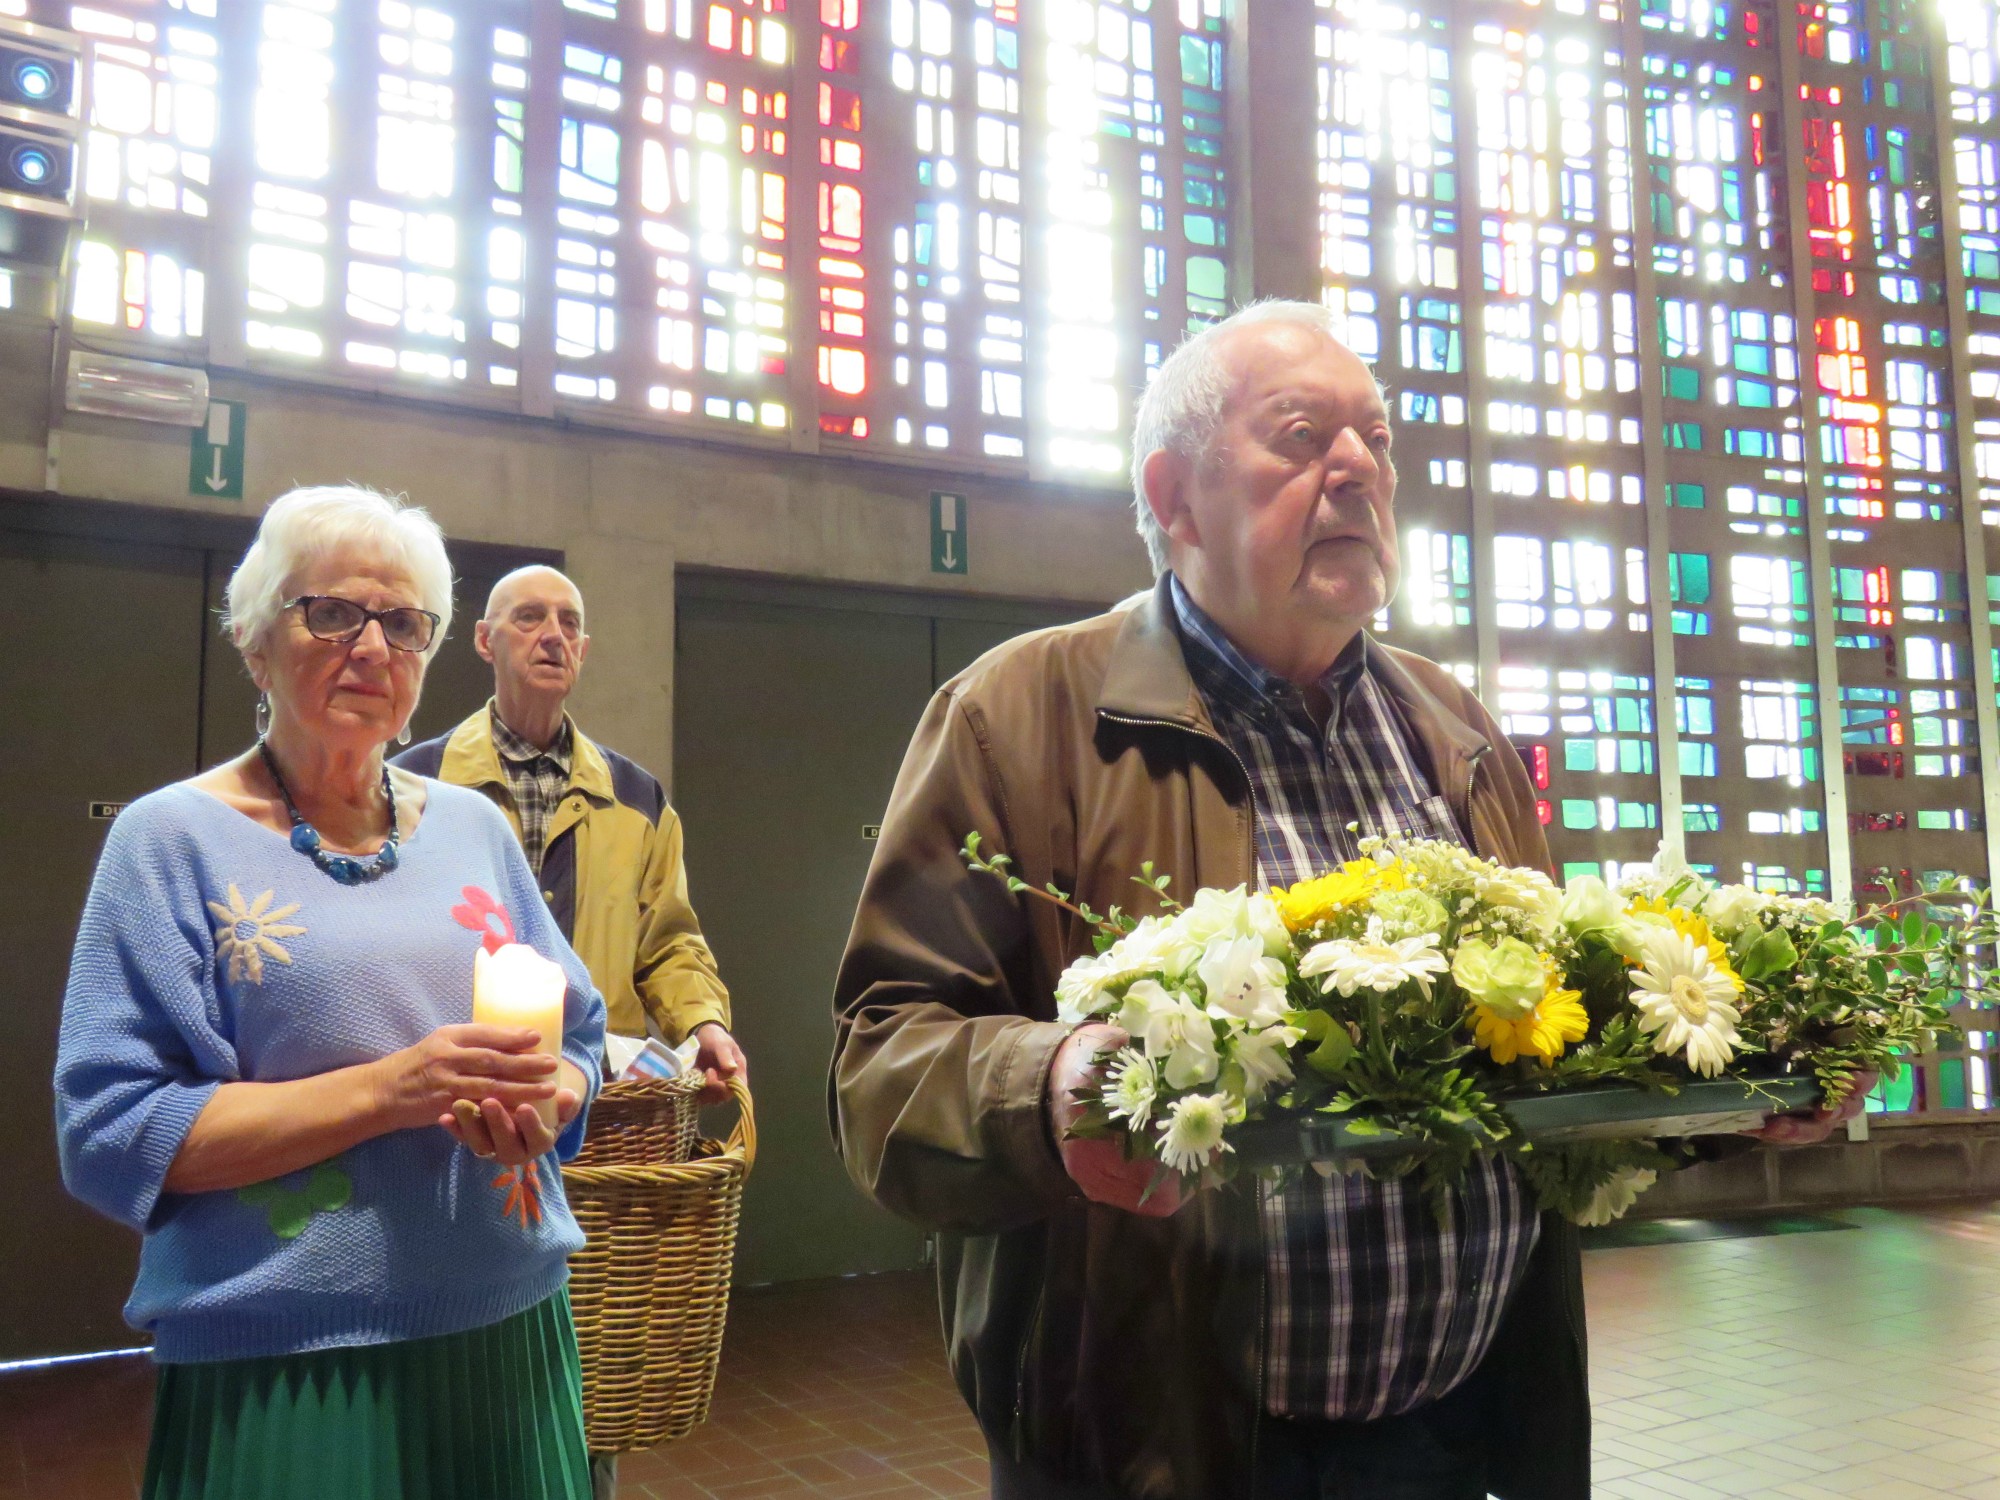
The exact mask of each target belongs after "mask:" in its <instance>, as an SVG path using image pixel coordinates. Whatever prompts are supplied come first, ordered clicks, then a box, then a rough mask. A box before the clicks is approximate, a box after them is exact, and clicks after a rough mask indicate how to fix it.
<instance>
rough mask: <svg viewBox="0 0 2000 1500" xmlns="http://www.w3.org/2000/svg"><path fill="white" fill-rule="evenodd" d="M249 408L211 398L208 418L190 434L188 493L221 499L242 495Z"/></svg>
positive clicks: (239, 402) (237, 498) (239, 403)
mask: <svg viewBox="0 0 2000 1500" xmlns="http://www.w3.org/2000/svg"><path fill="white" fill-rule="evenodd" d="M248 414H249V408H248V407H246V406H245V405H244V404H243V403H242V402H241V401H211V402H209V403H208V420H207V421H205V422H203V423H202V424H201V426H199V427H197V428H195V430H194V431H193V432H191V433H189V434H188V493H189V494H190V495H211V496H213V497H214V498H216V499H218V500H241V499H242V498H243V447H244V439H245V438H246V437H247V436H248V433H247V431H246V429H247V428H248V426H249V422H248Z"/></svg>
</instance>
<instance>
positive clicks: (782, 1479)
mask: <svg viewBox="0 0 2000 1500" xmlns="http://www.w3.org/2000/svg"><path fill="white" fill-rule="evenodd" d="M1839 1217H1840V1218H1841V1219H1843V1220H1844V1221H1845V1222H1847V1223H1849V1224H1852V1225H1854V1226H1855V1227H1854V1228H1853V1229H1852V1230H1849V1231H1843V1232H1838V1233H1831V1232H1829V1233H1816V1234H1784V1235H1770V1236H1764V1237H1751V1238H1719V1239H1707V1240H1700V1241H1696V1242H1692V1243H1676V1244H1661V1245H1653V1246H1647V1247H1644V1248H1626V1249H1603V1250H1594V1251H1592V1252H1591V1253H1589V1254H1588V1255H1586V1256H1585V1258H1584V1271H1585V1278H1586V1281H1587V1283H1588V1287H1589V1298H1590V1335H1591V1381H1592V1389H1593V1393H1594V1396H1595V1399H1596V1403H1597V1406H1596V1410H1597V1463H1596V1474H1597V1486H1596V1493H1597V1495H1599V1496H1601V1497H1607V1500H1661V1497H1670V1500H1708V1497H1715V1496H1740V1497H1774V1500H1776V1497H1782V1500H1819V1497H1829V1496H1850V1495H1851V1496H1865V1497H1868V1500H1904V1497H1914V1496H1957V1497H1962V1500H2000V1205H1986V1206H1980V1207H1971V1208H1962V1209H1940V1210H1933V1211H1928V1212H1922V1213H1913V1212H1890V1211H1887V1210H1879V1209H1860V1210H1853V1211H1850V1212H1847V1213H1844V1214H1842V1215H1840V1216H1839ZM150 1391H151V1379H150V1375H149V1373H148V1370H147V1367H146V1365H145V1363H144V1362H143V1361H140V1360H118V1361H108V1362H105V1363H102V1364H93V1365H83V1366H73V1367H68V1368H64V1369H58V1370H51V1371H46V1372H41V1373H37V1374H34V1375H31V1376H9V1377H0V1500H17V1497H25V1496H30V1495H32V1496H34V1497H36V1500H128V1497H130V1496H131V1495H132V1494H133V1491H134V1486H135V1475H136V1472H137V1469H138V1467H139V1465H140V1463H141V1462H142V1461H143V1456H144V1450H145V1431H146V1406H147V1402H148V1400H149V1397H150ZM984 1476H985V1460H984V1447H983V1445H982V1444H981V1442H980V1439H979V1435H978V1433H977V1432H976V1431H975V1430H974V1429H973V1427H972V1425H971V1423H970V1421H969V1420H968V1419H967V1418H966V1416H965V1413H964V1409H963V1407H962V1406H961V1405H960V1404H959V1400H958V1397H957V1395H956V1393H955V1392H954V1391H953V1390H952V1389H951V1386H950V1383H949V1381H948V1380H947V1379H946V1377H945V1375H944V1371H943V1366H942V1359H941V1357H940V1352H939V1345H938V1339H937V1333H936V1312H935V1302H934V1298H933V1294H932V1291H931V1287H930V1284H929V1282H928V1280H927V1279H926V1278H924V1277H919V1276H887V1277H878V1278H874V1279H872V1280H865V1281H845V1282H832V1283H817V1284H812V1285H807V1286H797V1287H782V1288H773V1289H767V1290H763V1291H758V1292H751V1293H747V1294H744V1295H742V1296H740V1297H739V1298H738V1299H737V1304H736V1306H735V1308H734V1310H733V1311H732V1314H731V1322H730V1330H729V1343H728V1348H727V1350H726V1352H725V1355H724V1359H723V1366H722V1373H721V1376H720V1378H719V1380H718V1383H717V1388H716V1398H715V1407H714V1412H713V1415H712V1417H711V1420H710V1421H709V1423H708V1425H707V1426H705V1427H703V1428H700V1429H698V1430H697V1431H696V1432H695V1434H694V1435H693V1436H691V1437H690V1438H688V1439H687V1440H686V1441H684V1442H682V1443H679V1444H676V1445H673V1446H671V1447H669V1448H665V1449H662V1450H659V1451H657V1452H653V1453H644V1454H634V1455H630V1456H628V1457H627V1459H626V1461H625V1468H624V1477H625V1484H624V1487H623V1489H622V1491H621V1493H622V1494H624V1495H626V1496H628V1497H633V1500H646V1497H651V1500H737V1497H744V1500H748V1497H762V1496H800V1497H813V1500H837V1497H854V1500H861V1497H869V1500H928V1497H934V1496H967V1497H972V1496H983V1495H984V1494H985V1492H986V1488H985V1482H984Z"/></svg>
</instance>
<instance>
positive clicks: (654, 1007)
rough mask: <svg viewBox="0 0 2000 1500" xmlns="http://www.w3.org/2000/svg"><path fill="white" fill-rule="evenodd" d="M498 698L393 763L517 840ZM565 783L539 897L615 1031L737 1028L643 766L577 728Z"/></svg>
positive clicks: (674, 826)
mask: <svg viewBox="0 0 2000 1500" xmlns="http://www.w3.org/2000/svg"><path fill="white" fill-rule="evenodd" d="M490 711H491V705H490V704H489V705H488V706H487V707H486V708H482V709H480V710H479V711H478V712H477V713H475V714H473V715H472V716H471V717H470V718H468V719H466V720H465V721H464V722H462V723H461V724H460V725H459V726H458V727H457V728H456V729H454V730H452V731H451V733H449V734H446V735H440V736H439V737H438V738H437V739H434V740H426V741H425V742H424V743H423V744H420V745H412V746H411V747H410V748H409V749H408V750H405V751H404V752H403V753H402V754H401V755H399V756H397V757H396V764H397V765H399V766H401V767H403V768H404V769H405V770H410V771H415V772H416V773H417V774H418V775H420V776H434V777H436V778H437V779H438V780H439V781H448V782H450V783H452V785H454V786H469V787H477V788H478V789H479V790H480V791H483V792H485V793H486V794H487V796H489V797H491V798H492V799H493V801H494V802H495V803H496V804H497V805H498V806H499V808H500V810H501V811H502V812H503V813H505V814H506V815H507V821H508V822H509V823H511V824H512V825H513V827H514V835H515V837H516V838H518V837H520V833H521V820H520V817H519V816H518V815H517V814H516V813H515V811H514V799H513V797H512V795H511V794H510V793H509V791H508V787H507V775H506V772H505V771H504V770H503V769H502V768H501V765H500V752H499V750H498V749H497V748H496V747H495V746H494V743H493V723H492V720H491V719H490V718H489V717H488V715H489V713H490ZM570 733H571V742H572V744H573V745H574V749H573V750H572V752H571V754H570V770H569V789H568V790H567V791H565V792H564V793H563V798H562V801H561V802H559V803H558V804H557V805H556V809H555V811H554V813H553V814H552V815H551V816H550V818H549V838H548V843H547V845H546V846H545V848H544V852H543V854H542V871H541V883H542V887H543V889H542V896H543V899H545V900H546V901H547V902H548V903H549V908H550V910H551V911H552V912H553V913H554V914H555V918H556V921H557V923H558V924H559V925H560V926H561V927H562V932H563V936H564V937H565V938H567V939H569V944H570V946H571V947H572V948H574V949H576V952H577V956H578V957H579V958H581V959H582V960H583V963H584V967H585V968H587V969H589V970H590V977H591V978H592V979H594V980H596V981H597V987H598V988H599V989H600V990H602V991H603V992H604V1004H605V1008H606V1012H607V1018H608V1019H607V1022H606V1024H607V1026H608V1028H609V1029H610V1030H612V1031H615V1032H617V1033H618V1034H619V1035H621V1036H644V1035H645V1034H646V1023H647V1022H648V1021H649V1020H650V1021H651V1022H652V1023H653V1025H654V1026H655V1027H657V1028H658V1029H659V1031H660V1033H661V1035H663V1036H664V1037H666V1039H667V1040H668V1041H669V1042H673V1043H675V1044H678V1043H679V1042H680V1041H681V1039H682V1038H684V1037H685V1036H686V1035H687V1034H688V1033H689V1032H690V1031H693V1030H694V1028H695V1027H697V1026H699V1025H701V1024H702V1023H703V1022H704V1021H720V1022H721V1023H722V1024H723V1025H724V1026H727V1025H728V1024H729V992H728V991H727V990H726V989H724V988H723V986H722V980H721V978H720V977H719V976H718V975H717V974H716V971H715V956H714V954H712V953H711V952H710V951H709V947H708V943H707V941H706V940H704V939H703V937H702V935H701V924H700V923H699V922H697V921H696V920H695V915H694V908H693V907H692V906H690V905H689V904H688V889H687V870H686V868H685V866H684V865H683V864H682V857H681V820H680V818H679V817H678V816H677V815H676V814H675V812H674V810H673V809H672V808H671V807H669V806H668V805H667V797H666V793H665V791H663V790H662V789H661V787H660V783H659V782H658V781H656V780H654V778H653V777H652V776H651V775H649V774H648V773H647V772H646V771H645V770H644V768H642V767H641V766H639V765H637V764H636V763H634V762H633V761H630V760H628V759H626V758H625V757H624V756H622V755H620V754H619V753H618V752H617V751H615V750H607V749H605V748H604V747H602V746H600V745H598V744H596V743H594V742H593V741H591V740H588V739H586V738H585V737H584V735H583V732H582V731H581V730H579V729H577V728H576V726H575V724H574V723H572V724H571V725H570Z"/></svg>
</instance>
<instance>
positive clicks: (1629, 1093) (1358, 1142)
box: [1229, 1078, 1820, 1167]
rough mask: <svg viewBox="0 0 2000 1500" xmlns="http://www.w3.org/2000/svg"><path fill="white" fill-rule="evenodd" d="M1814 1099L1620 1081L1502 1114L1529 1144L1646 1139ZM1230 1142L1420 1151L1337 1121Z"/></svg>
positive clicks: (1248, 1156)
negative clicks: (1658, 1089)
mask: <svg viewBox="0 0 2000 1500" xmlns="http://www.w3.org/2000/svg"><path fill="white" fill-rule="evenodd" d="M1819 1097H1820V1094H1819V1085H1818V1084H1817V1083H1815V1082H1813V1080H1812V1079H1810V1078H1760V1079H1756V1080H1754V1081H1747V1082H1746V1081H1739V1080H1737V1079H1734V1078H1715V1079H1703V1080H1701V1081H1699V1082H1696V1083H1688V1084H1683V1085H1682V1086H1681V1089H1680V1092H1679V1093H1676V1094H1655V1093H1649V1092H1647V1091H1646V1090H1645V1089H1641V1088H1635V1087H1633V1086H1632V1085H1630V1084H1622V1083H1619V1084H1606V1085H1602V1086H1600V1087H1597V1088H1587V1089H1569V1090H1566V1091H1564V1092H1562V1093H1558V1094H1528V1095H1524V1096H1523V1097H1521V1098H1519V1099H1510V1100H1508V1101H1507V1104H1506V1109H1507V1113H1508V1114H1509V1115H1510V1116H1511V1117H1512V1118H1513V1121H1514V1123H1515V1124H1516V1125H1517V1126H1519V1127H1520V1130H1521V1133H1522V1134H1523V1135H1525V1136H1526V1137H1527V1138H1528V1139H1529V1140H1531V1141H1587V1140H1648V1139H1664V1138H1669V1137H1676V1136H1690V1135H1728V1134H1731V1133H1733V1132H1735V1131H1738V1130H1755V1129H1756V1128H1757V1127H1758V1126H1759V1125H1761V1124H1763V1123H1764V1117H1765V1116H1766V1115H1774V1114H1782V1113H1784V1112H1785V1111H1787V1110H1794V1109H1811V1108H1812V1107H1813V1106H1814V1105H1816V1104H1818V1102H1819ZM1229 1141H1230V1144H1231V1145H1233V1146H1234V1147H1235V1148H1236V1158H1237V1160H1238V1161H1239V1162H1241V1163H1242V1164H1243V1165H1245V1166H1250V1167H1268V1166H1293V1165H1297V1164H1299V1163H1301V1162H1314V1161H1334V1162H1337V1161H1368V1160H1371V1159H1376V1158H1380V1157H1385V1156H1402V1155H1406V1154H1408V1153H1409V1152H1410V1151H1412V1150H1420V1149H1422V1148H1421V1147H1418V1146H1415V1145H1413V1144H1412V1143H1411V1142H1410V1141H1409V1140H1407V1139H1406V1138H1404V1137H1403V1136H1400V1135H1397V1134H1396V1133H1394V1132H1393V1131H1385V1132H1383V1133H1382V1134H1379V1135H1357V1134H1356V1133H1355V1131H1354V1128H1353V1126H1352V1125H1350V1124H1349V1123H1348V1122H1347V1121H1346V1120H1345V1119H1343V1118H1341V1117H1339V1116H1337V1115H1285V1116H1282V1117H1280V1118H1276V1119H1268V1120H1252V1121H1250V1122H1249V1123H1248V1124H1245V1125H1239V1126H1237V1127H1236V1128H1235V1129H1234V1130H1232V1131H1230V1132H1229Z"/></svg>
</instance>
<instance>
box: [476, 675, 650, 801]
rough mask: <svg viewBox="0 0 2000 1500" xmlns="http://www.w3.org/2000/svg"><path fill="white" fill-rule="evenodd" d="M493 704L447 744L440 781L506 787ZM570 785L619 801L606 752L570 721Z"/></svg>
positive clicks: (479, 713)
mask: <svg viewBox="0 0 2000 1500" xmlns="http://www.w3.org/2000/svg"><path fill="white" fill-rule="evenodd" d="M492 715H493V703H492V701H491V700H490V699H489V700H488V701H487V703H486V706H485V707H484V708H482V709H480V710H479V711H478V712H477V713H475V714H473V715H472V716H471V717H470V718H468V719H466V720H465V722H464V723H462V724H460V725H459V726H458V728H456V729H454V730H453V731H452V732H451V738H450V739H449V740H447V741H446V742H445V747H444V757H443V759H442V761H441V762H440V763H439V765H438V780H440V781H449V782H452V783H454V784H456V785H458V786H473V787H478V786H497V787H501V788H502V789H504V788H505V787H506V786H507V773H506V771H505V770H504V769H503V768H502V767H501V764H500V750H499V747H498V746H496V745H495V744H494V743H493V717H492ZM569 732H570V752H569V784H570V786H571V787H572V788H574V789H575V790H577V791H580V792H583V793H585V794H586V795H588V796H591V797H595V798H597V799H599V800H600V801H605V802H611V801H615V800H616V794H615V793H614V792H613V791H612V788H611V763H610V762H609V761H607V760H606V759H605V758H604V752H603V751H602V750H600V749H598V748H597V746H596V745H595V744H594V743H593V742H592V741H591V740H590V738H589V737H588V736H587V735H585V734H584V732H583V731H582V730H581V729H578V728H577V727H576V721H575V720H574V719H572V720H570V726H569Z"/></svg>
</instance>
